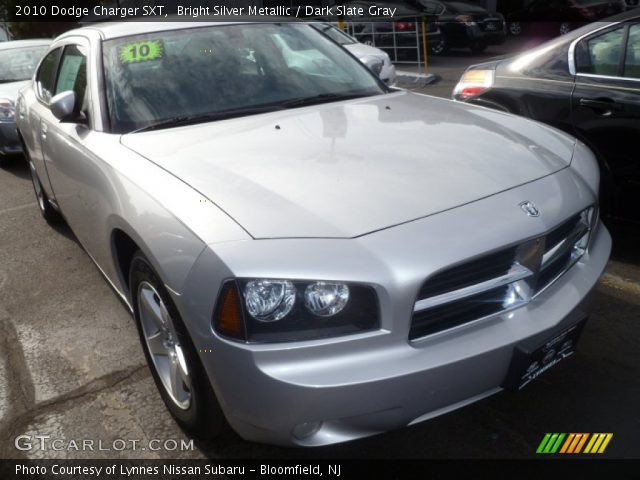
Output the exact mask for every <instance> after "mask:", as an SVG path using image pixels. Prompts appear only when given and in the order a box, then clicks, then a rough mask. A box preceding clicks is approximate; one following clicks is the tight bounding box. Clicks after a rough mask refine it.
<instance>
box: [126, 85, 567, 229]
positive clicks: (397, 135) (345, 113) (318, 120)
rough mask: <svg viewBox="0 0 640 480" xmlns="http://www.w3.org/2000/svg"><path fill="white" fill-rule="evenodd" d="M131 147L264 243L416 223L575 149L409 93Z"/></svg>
mask: <svg viewBox="0 0 640 480" xmlns="http://www.w3.org/2000/svg"><path fill="white" fill-rule="evenodd" d="M121 142H122V144H123V145H125V146H126V147H128V148H130V149H132V150H133V151H135V152H138V153H139V154H140V155H142V156H144V157H146V158H147V159H149V160H150V161H152V162H154V163H156V164H157V165H159V166H160V167H162V168H163V169H165V170H167V171H169V172H170V173H172V174H173V175H175V176H177V177H179V178H180V179H182V180H183V181H184V182H186V183H188V184H189V185H191V186H192V187H193V188H195V189H197V190H198V191H200V192H201V193H202V194H204V195H205V196H206V197H207V198H208V199H209V200H210V201H211V202H214V203H215V204H216V205H217V206H218V207H219V208H221V209H223V210H224V211H225V212H226V213H227V214H228V215H230V216H231V217H233V218H234V219H235V220H236V221H237V222H238V223H239V224H240V225H242V227H243V228H245V229H246V230H247V232H249V233H250V234H251V235H252V236H253V237H254V238H283V237H334V238H346V237H356V236H360V235H363V234H366V233H369V232H373V231H376V230H380V229H384V228H387V227H391V226H393V225H397V224H401V223H405V222H409V221H411V220H415V219H418V218H421V217H425V216H428V215H433V214H436V213H438V212H443V211H445V210H448V209H451V208H455V207H457V206H461V205H464V204H466V203H469V202H473V201H476V200H479V199H482V198H484V197H487V196H490V195H493V194H496V193H498V192H501V191H504V190H507V189H511V188H514V187H516V186H518V185H522V184H524V183H527V182H531V181H533V180H536V179H538V178H541V177H544V176H547V175H550V174H552V173H554V172H556V171H558V170H560V169H562V168H564V167H566V166H567V165H568V164H569V163H570V161H571V155H572V152H573V145H574V141H573V139H572V138H571V137H569V136H567V135H565V134H562V133H560V132H558V131H557V130H555V129H552V128H549V127H546V126H543V125H541V124H537V123H535V122H532V121H530V120H526V119H524V118H521V117H517V116H513V115H509V114H504V113H500V112H497V111H494V110H490V109H487V108H482V107H476V106H472V105H467V104H463V103H455V102H452V101H449V100H443V99H438V98H435V97H428V96H424V95H416V94H413V93H409V92H396V93H391V94H387V95H380V96H375V97H368V98H365V99H358V100H350V101H343V102H336V103H331V104H324V105H319V106H313V107H304V108H296V109H291V110H283V111H278V112H272V113H267V114H260V115H254V116H250V117H243V118H236V119H230V120H224V121H218V122H211V123H207V124H200V125H191V126H186V127H178V128H172V129H166V130H157V131H150V132H144V133H133V134H128V135H123V136H122V137H121ZM167 195H170V192H167ZM523 200H526V199H523Z"/></svg>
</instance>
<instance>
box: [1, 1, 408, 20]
mask: <svg viewBox="0 0 640 480" xmlns="http://www.w3.org/2000/svg"><path fill="white" fill-rule="evenodd" d="M7 3H8V4H9V5H8V11H7V12H6V13H5V16H6V19H7V20H9V21H12V22H38V21H41V22H43V21H44V22H65V21H68V22H83V23H84V22H104V21H110V20H136V21H234V20H235V21H243V20H247V19H250V20H252V21H260V20H265V21H268V20H271V21H272V20H274V19H276V18H277V19H280V20H287V19H290V20H295V19H323V20H340V19H344V20H357V19H361V20H364V19H367V20H378V21H384V20H392V19H396V18H403V17H409V16H417V15H419V12H416V11H415V10H412V9H409V8H408V7H407V6H406V4H405V5H403V4H402V3H397V4H396V3H392V2H388V1H385V2H381V3H376V2H375V1H371V2H367V1H360V0H359V1H357V2H341V4H339V5H328V4H327V3H328V2H327V1H323V0H315V1H313V0H310V1H309V3H304V2H300V3H298V2H282V3H283V5H277V6H273V2H268V3H269V4H270V6H265V5H264V4H263V3H266V2H263V1H261V0H254V1H251V0H245V1H242V0H236V1H224V0H213V1H211V0H210V1H207V0H195V1H190V0H178V1H170V0H166V1H165V2H162V1H159V2H153V3H152V2H148V1H147V2H144V1H136V0H113V1H97V0H96V1H95V2H86V1H84V2H83V1H79V0H78V1H76V2H73V1H65V0H59V1H58V2H55V1H54V2H48V1H45V0H40V1H9V2H7Z"/></svg>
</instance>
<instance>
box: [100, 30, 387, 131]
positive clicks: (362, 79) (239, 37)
mask: <svg viewBox="0 0 640 480" xmlns="http://www.w3.org/2000/svg"><path fill="white" fill-rule="evenodd" d="M104 69H105V78H106V94H107V102H108V107H109V115H110V119H111V127H112V130H113V131H114V132H117V133H126V132H131V131H133V130H138V129H144V128H148V127H150V126H153V125H156V124H159V123H162V124H163V125H165V124H166V126H167V127H169V126H171V119H176V120H177V121H178V120H179V121H181V122H184V120H185V117H187V118H189V119H194V118H196V119H197V118H202V119H203V121H206V118H205V117H207V116H209V118H213V117H214V116H215V114H216V113H224V116H222V117H221V118H229V117H231V116H233V112H238V115H240V114H251V113H255V110H256V109H257V108H258V107H265V106H271V107H272V109H273V110H277V109H279V108H294V107H298V106H304V105H305V101H304V100H305V99H314V103H321V102H323V101H326V102H328V101H334V100H339V99H340V98H353V97H355V96H367V95H378V94H382V93H385V90H384V87H382V86H381V85H380V83H379V82H378V80H377V79H376V77H375V76H374V75H373V74H372V73H371V72H369V71H368V70H367V68H366V67H364V66H363V65H361V64H360V62H358V61H357V60H355V59H354V58H353V57H351V55H349V53H347V52H345V51H344V50H342V49H341V48H340V47H338V46H337V45H336V44H335V43H333V42H332V41H331V40H329V39H328V38H326V37H325V36H324V35H322V34H321V33H319V32H317V31H316V30H315V29H314V28H312V27H310V26H309V25H304V24H296V25H294V24H288V23H283V24H249V25H237V24H236V25H217V26H209V27H199V28H189V29H183V30H171V31H165V32H154V33H149V34H144V35H136V36H131V37H125V38H118V39H116V40H110V41H107V42H105V45H104ZM308 104H310V103H308ZM252 109H253V111H252ZM261 111H268V108H266V109H265V108H263V109H262V110H261ZM167 120H169V121H168V122H167ZM176 123H178V122H176Z"/></svg>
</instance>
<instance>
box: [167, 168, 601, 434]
mask: <svg viewBox="0 0 640 480" xmlns="http://www.w3.org/2000/svg"><path fill="white" fill-rule="evenodd" d="M549 192H561V194H562V198H561V200H559V199H558V197H557V195H556V194H553V195H552V194H550V193H549ZM523 198H527V199H530V200H531V201H532V202H534V203H535V204H536V205H537V206H538V207H539V209H540V211H541V212H544V214H541V215H540V216H539V217H537V218H532V217H528V216H526V215H523V213H522V211H521V209H519V208H517V205H518V203H519V202H521V201H522V199H523ZM594 201H595V198H594V197H592V193H591V190H590V189H589V188H587V186H586V184H584V183H583V182H582V180H581V179H580V177H578V176H577V175H576V174H575V173H573V172H572V171H571V169H568V168H567V169H564V170H562V171H560V172H558V173H556V174H555V175H551V176H547V177H544V178H542V179H540V180H537V181H535V182H532V183H529V184H526V185H523V186H521V187H519V188H517V189H513V190H509V191H506V192H503V193H500V194H496V195H494V196H492V197H489V198H486V199H484V200H482V201H479V202H474V203H471V204H467V205H465V206H462V207H458V208H456V209H454V210H451V211H449V212H447V213H446V214H439V215H434V216H431V217H427V218H424V219H421V220H417V221H414V222H409V223H407V224H404V225H400V226H396V227H394V228H390V229H386V230H382V231H380V232H377V233H375V234H371V235H366V236H363V237H360V238H357V239H330V240H327V239H305V240H300V239H278V240H254V241H248V242H249V243H247V242H228V243H223V244H222V243H221V244H216V245H212V246H211V248H208V249H206V250H205V251H204V252H203V255H202V256H201V258H200V259H199V260H198V262H196V265H195V266H194V268H193V269H192V271H191V273H190V274H189V278H188V279H187V281H186V283H185V285H183V289H182V291H184V292H188V293H189V294H188V295H176V296H175V297H174V300H175V301H176V304H177V305H178V308H179V309H180V310H181V313H182V315H183V318H185V319H188V320H189V321H188V322H186V324H187V327H188V328H189V330H190V334H191V336H192V338H193V341H194V343H195V346H196V348H198V349H201V351H202V350H206V353H201V354H200V357H201V360H202V363H203V366H204V368H205V370H206V372H207V374H208V376H209V379H210V381H211V384H212V386H213V388H214V391H215V392H216V395H217V396H218V399H219V401H220V404H221V406H222V409H223V411H224V412H225V415H226V417H227V419H228V421H229V423H230V424H231V426H232V427H233V428H234V429H235V430H236V431H237V432H238V433H239V434H240V435H241V436H242V437H244V438H245V439H248V440H253V441H259V442H265V443H275V444H281V445H300V446H319V445H327V444H332V443H338V442H344V441H348V440H353V439H357V438H362V437H366V436H369V435H374V434H376V433H380V432H384V431H387V430H391V429H395V428H400V427H403V426H406V425H411V424H414V423H418V422H421V421H423V420H427V419H429V418H432V417H435V416H437V415H440V414H443V413H446V412H449V411H451V410H454V409H456V408H459V407H461V406H464V405H466V404H469V403H472V402H474V401H477V400H479V399H481V398H484V397H486V396H488V395H491V394H493V393H496V392H498V391H500V389H501V385H502V384H503V381H504V380H505V376H506V374H507V371H508V369H509V366H510V362H511V358H512V355H513V351H514V348H515V347H516V346H518V345H521V344H523V343H525V342H528V341H531V339H536V340H537V339H539V338H540V337H541V336H542V337H546V336H549V337H550V336H553V335H554V334H555V333H557V330H558V329H560V328H564V327H565V326H566V324H567V323H571V322H574V321H578V319H577V317H574V315H579V311H580V309H581V305H582V303H583V302H584V300H585V298H586V297H587V295H588V293H589V292H590V291H591V289H592V288H593V287H594V286H595V284H596V282H597V281H598V279H599V277H600V275H601V274H602V272H603V271H604V268H605V266H606V264H607V260H608V258H609V254H610V251H611V237H610V235H609V233H608V232H607V230H606V228H605V227H604V226H603V225H600V226H599V228H597V229H595V231H594V233H593V236H592V239H591V244H590V246H589V250H588V251H587V252H586V253H585V254H584V255H583V256H582V257H581V259H580V260H579V261H578V262H577V263H576V264H575V265H573V267H571V268H570V269H569V270H568V271H567V272H565V273H564V274H563V275H562V276H561V277H560V278H558V279H557V280H556V281H555V282H554V283H553V284H551V285H550V286H549V287H548V288H547V289H546V290H544V291H542V293H540V294H539V295H538V296H536V297H535V298H534V299H532V301H530V302H529V303H528V304H526V305H525V306H522V307H520V308H518V309H515V310H512V311H509V312H506V313H500V314H496V315H494V316H492V317H488V318H486V319H483V320H480V321H477V322H471V323H469V324H466V325H463V326H460V327H456V328H454V329H451V330H445V331H441V332H438V333H435V334H433V335H430V336H427V337H424V338H421V339H418V340H415V341H412V342H410V341H409V340H408V334H409V329H410V323H411V316H412V312H413V305H414V302H415V298H416V294H417V291H418V289H419V288H420V285H421V284H422V283H423V282H424V279H425V276H426V275H428V274H429V273H430V272H435V271H438V270H440V269H441V268H443V267H446V266H449V265H453V264H455V263H456V262H458V261H460V260H463V259H465V258H472V257H474V256H476V255H479V254H484V253H486V252H488V251H491V250H492V249H495V248H496V246H498V245H500V246H502V245H505V242H509V241H515V240H516V239H518V241H519V240H520V239H526V238H535V237H538V236H540V235H541V234H543V233H544V232H548V231H551V230H552V229H553V228H555V226H557V225H559V224H561V223H562V222H564V221H565V220H566V219H567V218H569V216H571V215H573V214H575V212H579V211H581V210H583V209H584V208H586V206H588V205H590V204H592V203H593V202H594ZM487 212H491V214H489V215H488V214H487ZM470 228H471V229H472V231H473V235H469V232H470ZM443 232H446V236H445V235H443ZM505 239H511V240H505ZM214 250H215V253H214ZM310 252H313V255H309V253H310ZM436 252H437V253H436ZM221 259H225V260H224V262H223V261H222V260H221ZM232 276H236V277H244V278H248V277H254V278H306V279H309V278H316V279H327V280H338V281H342V280H344V281H352V282H355V283H366V284H370V285H372V287H373V288H375V290H376V292H377V294H378V299H379V303H380V313H381V327H380V329H379V330H376V331H372V332H368V333H362V334H357V335H349V336H345V337H338V338H331V339H323V340H316V341H305V342H293V343H277V344H244V343H239V342H234V341H230V340H226V339H224V338H221V337H220V336H218V335H217V334H215V333H214V332H213V331H212V326H211V320H212V318H211V317H212V312H213V311H214V307H215V305H214V304H215V298H216V297H217V295H216V293H217V287H216V286H217V285H220V284H221V283H222V282H223V281H224V280H225V279H227V278H230V277H232ZM372 281H375V282H376V283H373V284H372V283H371V282H372ZM578 348H579V347H578ZM320 422H321V425H320ZM314 426H315V427H319V428H318V429H317V431H315V432H314ZM301 430H306V431H307V432H311V434H310V435H308V436H306V437H303V436H301V435H297V436H296V435H294V432H297V433H300V431H301Z"/></svg>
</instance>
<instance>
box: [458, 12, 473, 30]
mask: <svg viewBox="0 0 640 480" xmlns="http://www.w3.org/2000/svg"><path fill="white" fill-rule="evenodd" d="M456 21H457V22H460V23H464V24H465V25H466V26H468V27H473V26H474V25H476V22H475V21H474V20H473V17H472V16H471V15H458V16H457V17H456Z"/></svg>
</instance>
